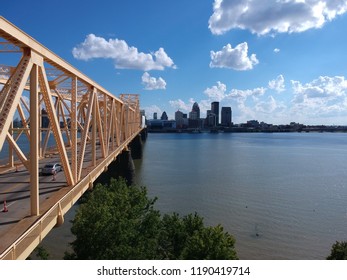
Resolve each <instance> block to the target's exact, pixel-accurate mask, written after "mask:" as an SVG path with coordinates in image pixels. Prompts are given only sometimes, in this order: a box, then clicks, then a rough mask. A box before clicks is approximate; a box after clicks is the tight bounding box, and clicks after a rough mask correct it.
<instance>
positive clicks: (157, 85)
mask: <svg viewBox="0 0 347 280" xmlns="http://www.w3.org/2000/svg"><path fill="white" fill-rule="evenodd" d="M142 84H143V85H144V86H145V89H146V90H156V89H165V88H166V82H165V81H164V79H163V78H161V77H159V78H158V79H157V78H154V77H151V76H150V75H149V74H148V72H145V73H143V75H142Z"/></svg>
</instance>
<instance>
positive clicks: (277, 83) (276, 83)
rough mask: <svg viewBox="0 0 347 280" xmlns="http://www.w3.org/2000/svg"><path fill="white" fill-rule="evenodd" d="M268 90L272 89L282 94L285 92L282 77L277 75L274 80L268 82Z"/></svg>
mask: <svg viewBox="0 0 347 280" xmlns="http://www.w3.org/2000/svg"><path fill="white" fill-rule="evenodd" d="M268 87H269V89H274V90H276V91H277V92H282V91H284V90H285V85H284V77H283V75H278V76H277V78H276V79H275V80H271V81H269V85H268Z"/></svg>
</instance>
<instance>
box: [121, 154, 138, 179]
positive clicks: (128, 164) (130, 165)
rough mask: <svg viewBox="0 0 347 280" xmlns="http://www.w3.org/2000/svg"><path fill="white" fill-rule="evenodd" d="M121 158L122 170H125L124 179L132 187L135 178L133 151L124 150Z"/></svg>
mask: <svg viewBox="0 0 347 280" xmlns="http://www.w3.org/2000/svg"><path fill="white" fill-rule="evenodd" d="M119 157H120V165H121V169H122V170H123V177H124V178H125V179H126V181H127V183H128V185H132V184H133V183H134V177H135V165H134V161H133V159H132V157H131V151H130V150H124V151H123V152H122V153H121V154H120V155H119Z"/></svg>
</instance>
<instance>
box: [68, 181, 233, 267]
mask: <svg viewBox="0 0 347 280" xmlns="http://www.w3.org/2000/svg"><path fill="white" fill-rule="evenodd" d="M155 201H156V198H154V199H150V198H148V196H147V190H146V188H145V187H140V186H136V185H131V186H128V185H127V184H126V181H125V180H123V179H118V180H115V179H111V180H110V183H109V184H105V185H101V184H98V185H96V187H95V188H94V189H93V191H91V192H89V193H88V194H87V195H86V197H85V198H84V202H82V204H81V205H80V207H79V209H78V211H77V213H76V216H75V218H74V220H73V225H72V228H71V231H72V233H73V234H74V235H75V236H76V239H75V241H73V242H72V243H71V247H72V250H73V252H72V253H66V254H65V259H79V260H116V259H123V260H125V259H133V260H135V259H142V260H150V259H156V260H162V259H170V260H177V259H190V260H202V259H211V260H221V259H229V260H230V259H238V257H237V253H236V250H235V247H234V245H235V239H234V238H233V236H232V235H230V234H229V233H228V232H226V231H224V230H223V227H222V226H221V225H217V226H214V227H212V226H205V225H204V222H203V218H202V217H200V216H199V215H198V214H197V213H195V214H189V215H186V216H183V217H181V216H180V215H179V214H177V213H173V214H165V215H162V214H161V213H160V212H159V211H158V210H156V209H155V208H154V204H155Z"/></svg>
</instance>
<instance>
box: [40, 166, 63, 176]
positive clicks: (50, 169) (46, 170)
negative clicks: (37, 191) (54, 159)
mask: <svg viewBox="0 0 347 280" xmlns="http://www.w3.org/2000/svg"><path fill="white" fill-rule="evenodd" d="M62 170H63V168H62V166H61V165H60V164H59V163H50V164H46V165H45V166H44V167H43V168H42V170H41V174H42V175H53V174H56V173H58V172H60V171H62Z"/></svg>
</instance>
